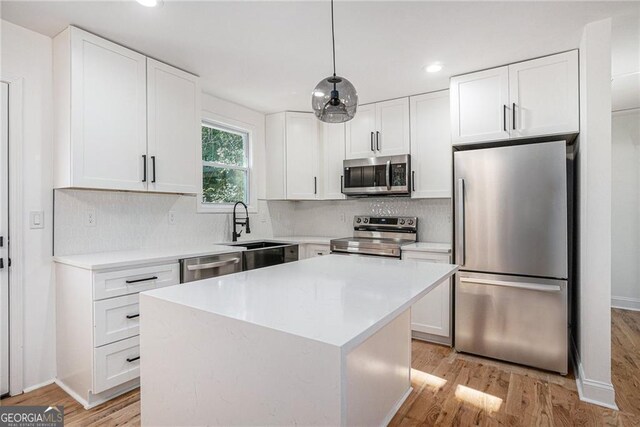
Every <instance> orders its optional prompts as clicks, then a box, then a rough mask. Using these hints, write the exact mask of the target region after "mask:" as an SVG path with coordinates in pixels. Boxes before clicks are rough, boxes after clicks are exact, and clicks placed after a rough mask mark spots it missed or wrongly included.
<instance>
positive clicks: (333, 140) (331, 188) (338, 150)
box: [320, 123, 345, 200]
mask: <svg viewBox="0 0 640 427" xmlns="http://www.w3.org/2000/svg"><path fill="white" fill-rule="evenodd" d="M320 135H321V144H320V145H321V152H322V155H321V161H322V174H321V175H322V180H321V182H322V188H321V192H320V194H321V198H322V199H323V200H340V199H344V198H345V195H344V194H342V180H343V161H344V156H345V125H344V123H321V125H320Z"/></svg>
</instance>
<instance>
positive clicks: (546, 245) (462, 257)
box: [454, 141, 568, 279]
mask: <svg viewBox="0 0 640 427" xmlns="http://www.w3.org/2000/svg"><path fill="white" fill-rule="evenodd" d="M454 168H455V172H454V182H455V185H456V188H455V195H454V197H455V203H454V209H455V237H456V248H455V250H456V264H459V265H460V266H461V269H462V270H466V271H477V272H486V273H503V274H520V275H529V276H536V277H554V278H563V279H564V278H567V274H568V272H567V252H568V247H567V172H566V145H565V142H564V141H556V142H547V143H542V144H530V145H518V146H511V147H500V148H485V149H480V150H468V151H457V152H455V153H454Z"/></svg>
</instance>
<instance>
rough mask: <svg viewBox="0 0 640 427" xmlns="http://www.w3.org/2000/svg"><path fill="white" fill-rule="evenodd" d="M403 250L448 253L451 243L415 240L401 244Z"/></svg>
mask: <svg viewBox="0 0 640 427" xmlns="http://www.w3.org/2000/svg"><path fill="white" fill-rule="evenodd" d="M402 251H403V252H439V253H445V254H450V253H451V243H431V242H416V243H411V244H410V245H403V246H402Z"/></svg>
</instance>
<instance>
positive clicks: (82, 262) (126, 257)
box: [53, 245, 244, 270]
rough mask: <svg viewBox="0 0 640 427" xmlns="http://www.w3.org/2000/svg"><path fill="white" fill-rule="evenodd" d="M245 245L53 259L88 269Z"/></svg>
mask: <svg viewBox="0 0 640 427" xmlns="http://www.w3.org/2000/svg"><path fill="white" fill-rule="evenodd" d="M243 250H244V248H243V247H233V246H225V245H199V246H190V247H171V248H151V249H136V250H131V251H114V252H98V253H93V254H80V255H67V256H54V257H53V260H54V261H55V262H57V263H60V264H67V265H71V266H74V267H79V268H84V269H87V270H103V269H107V268H120V267H129V266H132V265H139V264H151V263H160V262H171V261H178V260H179V259H182V258H193V257H198V256H204V255H216V254H223V253H229V252H240V251H243Z"/></svg>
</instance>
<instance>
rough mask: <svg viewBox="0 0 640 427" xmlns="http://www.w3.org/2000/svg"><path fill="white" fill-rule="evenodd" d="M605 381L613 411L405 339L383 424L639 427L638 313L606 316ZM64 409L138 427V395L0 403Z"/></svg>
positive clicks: (551, 385)
mask: <svg viewBox="0 0 640 427" xmlns="http://www.w3.org/2000/svg"><path fill="white" fill-rule="evenodd" d="M611 335H612V377H613V384H614V386H615V388H616V402H617V404H618V407H619V409H620V410H619V411H613V410H610V409H606V408H602V407H599V406H596V405H591V404H588V403H585V402H582V401H580V399H579V398H578V393H577V391H576V384H575V379H574V377H573V376H572V375H568V376H567V377H562V376H560V375H555V374H552V373H548V372H542V371H538V370H535V369H529V368H525V367H522V366H517V365H512V364H508V363H502V362H498V361H493V360H488V359H483V358H479V357H474V356H469V355H463V354H458V353H456V352H455V351H453V350H451V349H450V348H447V347H443V346H439V345H435V344H428V343H424V342H421V341H414V342H413V355H412V367H413V371H412V383H413V388H414V390H413V392H412V393H411V395H410V396H409V398H408V399H407V401H406V402H405V403H404V405H402V407H401V408H400V410H399V411H398V413H397V414H396V416H395V417H394V418H393V420H392V421H391V423H390V425H391V426H402V427H405V426H416V425H423V426H435V425H438V426H449V425H451V426H501V425H507V426H534V425H535V426H603V425H606V426H640V312H632V311H623V310H616V309H614V310H613V311H612V334H611ZM51 404H57V405H64V409H65V424H67V425H70V426H120V425H128V426H137V425H140V393H139V390H134V391H131V392H129V393H127V394H124V395H122V396H120V397H118V398H116V399H114V400H112V401H110V402H107V403H105V404H104V405H101V406H98V407H97V408H94V409H91V410H89V411H86V410H84V409H83V408H82V407H81V406H80V404H78V403H77V402H76V401H75V400H73V399H72V398H71V397H70V396H68V395H67V394H66V393H65V392H64V391H62V389H60V388H59V387H58V386H56V385H54V384H52V385H48V386H46V387H42V388H40V389H38V390H35V391H32V392H30V393H26V394H23V395H20V396H15V397H11V398H8V399H4V400H2V401H0V405H51Z"/></svg>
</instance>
